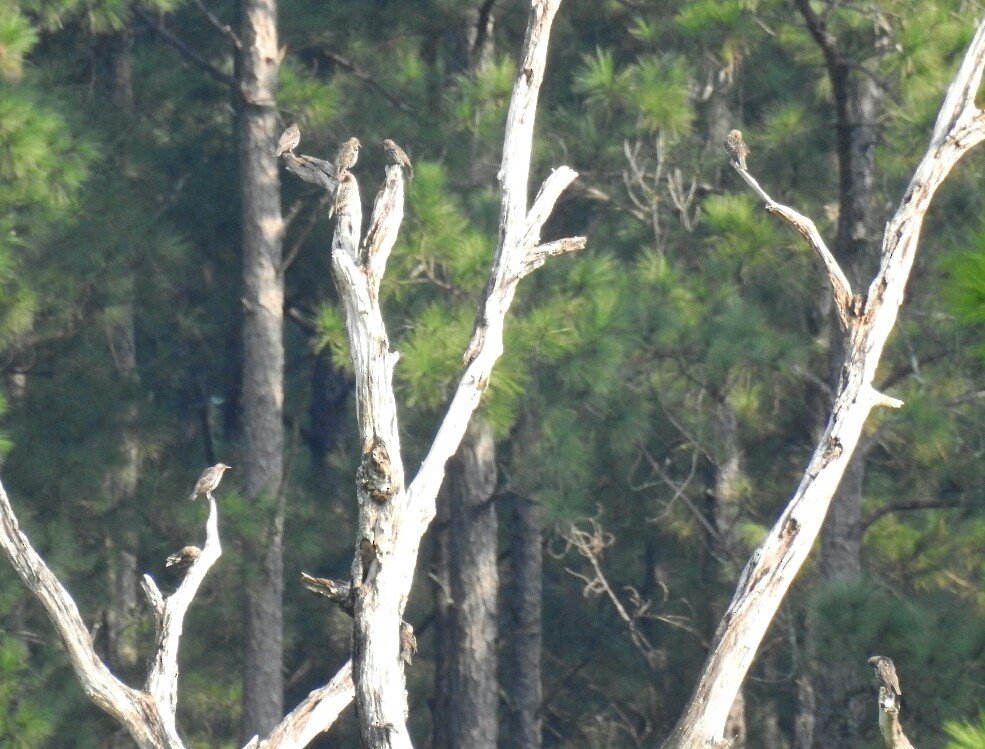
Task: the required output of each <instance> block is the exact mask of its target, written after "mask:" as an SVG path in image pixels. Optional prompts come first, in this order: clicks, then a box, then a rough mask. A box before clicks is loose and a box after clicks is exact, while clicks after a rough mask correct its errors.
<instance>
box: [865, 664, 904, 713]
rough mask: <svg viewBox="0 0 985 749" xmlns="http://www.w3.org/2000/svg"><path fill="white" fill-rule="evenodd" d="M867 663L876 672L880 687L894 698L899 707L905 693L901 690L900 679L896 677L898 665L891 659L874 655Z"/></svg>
mask: <svg viewBox="0 0 985 749" xmlns="http://www.w3.org/2000/svg"><path fill="white" fill-rule="evenodd" d="M867 663H868V664H869V665H870V666H872V669H873V670H874V671H875V672H876V678H877V679H878V680H879V686H881V687H884V688H885V690H886V691H887V692H889V694H891V695H892V696H893V698H894V699H895V700H896V705H897V706H898V705H899V704H900V697H902V696H903V693H902V692H901V691H900V688H899V677H898V676H896V664H895V663H893V661H892V659H891V658H887V657H886V656H884V655H874V656H872V657H871V658H869V660H868V661H867Z"/></svg>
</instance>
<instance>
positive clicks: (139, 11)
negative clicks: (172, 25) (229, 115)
mask: <svg viewBox="0 0 985 749" xmlns="http://www.w3.org/2000/svg"><path fill="white" fill-rule="evenodd" d="M131 7H132V8H133V12H134V15H136V16H137V17H138V18H139V19H140V20H141V21H143V22H144V23H145V24H147V26H148V27H149V28H150V30H151V31H153V32H154V33H155V34H157V35H158V36H159V37H161V39H162V40H163V41H164V42H165V43H166V44H169V45H171V46H172V47H174V48H175V49H176V50H177V51H178V54H180V55H181V56H182V57H184V58H185V59H186V60H188V62H190V63H191V64H192V65H194V66H195V67H197V68H199V69H200V70H203V71H205V73H206V74H208V76H209V77H210V78H213V79H215V80H217V81H218V82H219V83H222V84H223V85H226V86H228V87H229V88H231V89H232V90H233V91H234V92H235V93H236V94H238V95H239V96H242V94H243V92H242V90H241V89H240V87H239V82H238V81H237V80H236V79H235V78H234V77H233V76H231V75H228V74H226V73H223V72H222V71H221V70H219V68H217V67H216V66H215V65H213V64H212V63H211V62H209V61H208V60H206V59H205V58H204V57H203V56H202V55H201V53H199V52H198V50H195V49H193V48H192V47H190V46H189V45H188V44H186V43H185V42H184V41H182V40H181V39H179V38H178V37H177V36H175V35H174V34H172V33H171V32H170V31H168V30H167V29H166V28H164V27H163V26H162V25H161V24H159V23H158V22H157V19H155V18H154V16H152V15H151V14H150V13H148V12H147V11H146V10H144V9H143V8H141V7H140V6H139V5H137V4H136V3H135V4H134V5H133V6H131Z"/></svg>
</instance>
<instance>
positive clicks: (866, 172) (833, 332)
mask: <svg viewBox="0 0 985 749" xmlns="http://www.w3.org/2000/svg"><path fill="white" fill-rule="evenodd" d="M833 59H835V62H829V76H830V78H831V81H832V87H833V94H834V97H835V107H836V112H837V124H836V132H837V141H838V169H839V219H838V233H837V238H836V242H835V247H834V252H835V255H836V257H837V259H838V261H839V263H840V264H841V267H842V268H843V269H844V271H845V273H846V274H847V275H848V278H849V281H850V282H851V283H852V286H853V288H855V289H860V288H861V284H862V281H863V279H864V278H865V277H866V276H867V271H866V265H867V264H871V265H873V266H874V264H875V257H874V253H875V251H876V248H877V247H878V244H879V240H880V237H881V232H880V230H879V226H878V223H877V221H876V218H875V194H874V192H875V146H876V140H877V129H876V122H877V120H878V116H879V112H880V111H881V103H882V96H883V93H882V91H881V90H880V89H879V87H878V85H877V84H876V82H875V81H874V80H873V79H872V78H871V77H869V76H866V75H864V74H863V73H856V74H855V75H852V74H851V72H850V71H851V66H850V65H849V64H848V62H847V61H845V60H843V59H842V58H841V57H840V56H837V55H836V56H835V58H833ZM825 296H826V297H827V298H830V295H829V294H827V293H826V292H825ZM827 325H828V329H829V333H828V335H829V337H830V339H831V340H832V341H833V342H834V343H833V344H832V346H831V350H830V362H831V363H832V367H833V368H836V369H837V368H840V364H841V362H842V361H843V360H844V343H843V341H842V337H841V334H840V331H839V330H838V325H837V322H836V321H835V319H834V316H833V315H831V314H828V315H827ZM838 376H839V371H833V372H832V374H831V377H830V381H831V382H836V381H837V377H838ZM816 403H817V409H816V413H817V434H818V435H820V434H821V433H822V432H823V430H824V428H825V426H826V423H827V418H828V414H829V413H830V410H831V402H830V397H829V396H828V394H826V393H825V394H821V395H819V396H818V398H817V399H816ZM864 481H865V450H864V444H861V445H859V449H858V450H857V451H856V453H855V454H854V455H853V457H852V459H851V462H850V463H849V464H848V467H847V468H846V469H845V474H844V477H843V478H842V481H841V485H840V486H839V488H838V492H837V494H836V495H835V497H834V499H833V501H832V503H831V507H830V509H829V511H828V516H827V519H826V520H825V524H824V528H823V529H822V532H821V548H820V563H819V565H818V572H819V583H820V585H822V586H823V585H828V584H832V583H835V584H839V583H843V582H850V581H852V580H855V579H857V578H858V577H859V575H860V574H861V569H862V535H861V523H860V516H861V506H862V490H863V485H864ZM808 637H809V644H810V648H811V649H812V650H815V651H816V649H817V643H816V641H815V640H814V637H813V635H812V633H811V632H810V631H809V632H808ZM812 655H813V657H812V663H813V668H812V673H811V675H810V679H811V685H810V690H809V691H810V694H811V697H812V700H813V705H812V706H811V707H812V709H813V710H814V719H813V721H811V723H812V724H813V729H814V730H813V736H812V737H811V744H810V745H811V746H812V747H815V749H835V748H836V747H843V746H846V745H851V744H858V743H859V742H860V741H861V731H862V728H863V726H864V723H865V717H866V715H865V710H866V705H865V703H864V698H863V695H864V686H865V685H864V683H863V682H861V681H860V676H859V671H858V668H857V664H856V663H854V662H852V661H850V660H849V654H848V653H847V652H846V653H844V654H843V655H841V656H839V654H838V653H835V652H827V651H826V652H824V653H819V652H814V653H813V654H812Z"/></svg>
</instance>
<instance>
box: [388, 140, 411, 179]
mask: <svg viewBox="0 0 985 749" xmlns="http://www.w3.org/2000/svg"><path fill="white" fill-rule="evenodd" d="M383 153H384V154H386V159H387V163H388V164H398V165H399V166H402V167H403V168H404V169H406V170H407V176H408V177H410V179H414V167H413V165H412V164H411V163H410V159H409V158H407V154H406V153H404V149H402V148H401V147H400V146H398V145H397V144H396V143H394V142H393V141H392V140H390V139H389V138H387V139H386V140H385V141H383Z"/></svg>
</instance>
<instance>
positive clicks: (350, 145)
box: [335, 138, 362, 182]
mask: <svg viewBox="0 0 985 749" xmlns="http://www.w3.org/2000/svg"><path fill="white" fill-rule="evenodd" d="M361 145H362V144H361V143H360V142H359V138H349V140H347V141H346V142H345V143H343V144H342V146H341V147H340V148H339V152H338V154H337V155H336V157H335V178H336V179H337V180H339V181H340V182H341V181H342V175H343V174H346V173H347V172H348V171H349V170H350V169H352V167H354V166H355V165H356V161H357V160H358V159H359V148H360V146H361Z"/></svg>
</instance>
